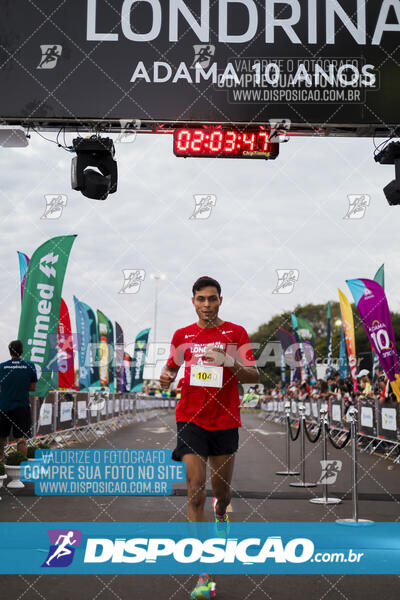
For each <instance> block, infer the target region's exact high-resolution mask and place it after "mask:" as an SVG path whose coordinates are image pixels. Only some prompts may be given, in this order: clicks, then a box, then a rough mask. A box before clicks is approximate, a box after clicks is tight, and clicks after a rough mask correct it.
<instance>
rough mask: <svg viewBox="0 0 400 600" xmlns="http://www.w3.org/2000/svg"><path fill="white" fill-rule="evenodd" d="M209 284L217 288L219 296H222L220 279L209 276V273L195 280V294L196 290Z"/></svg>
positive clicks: (193, 290) (193, 289)
mask: <svg viewBox="0 0 400 600" xmlns="http://www.w3.org/2000/svg"><path fill="white" fill-rule="evenodd" d="M208 286H212V287H215V288H217V291H218V296H221V286H220V285H219V283H218V281H217V280H216V279H213V278H212V277H209V276H208V275H203V276H202V277H199V278H198V279H197V281H195V282H194V284H193V288H192V292H193V296H194V295H195V293H196V292H199V291H200V290H202V289H203V288H205V287H208Z"/></svg>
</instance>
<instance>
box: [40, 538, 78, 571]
mask: <svg viewBox="0 0 400 600" xmlns="http://www.w3.org/2000/svg"><path fill="white" fill-rule="evenodd" d="M47 534H48V536H49V539H50V549H49V553H48V555H47V558H46V560H45V561H44V563H43V564H42V567H56V568H58V567H68V565H70V564H71V563H72V560H73V558H74V553H75V548H77V547H79V546H80V545H81V541H82V532H81V531H80V530H79V529H48V530H47ZM72 546H75V548H73V547H72Z"/></svg>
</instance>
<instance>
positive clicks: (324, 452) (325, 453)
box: [309, 407, 342, 504]
mask: <svg viewBox="0 0 400 600" xmlns="http://www.w3.org/2000/svg"><path fill="white" fill-rule="evenodd" d="M320 415H321V433H322V460H323V461H324V463H325V464H326V461H327V460H328V449H327V442H328V440H327V439H326V426H327V425H328V411H327V409H326V408H325V407H323V408H321V411H320ZM323 490H324V493H323V496H322V498H311V499H310V500H309V502H312V504H340V503H341V502H342V501H341V499H340V498H333V497H332V498H329V497H328V484H327V483H324V484H323Z"/></svg>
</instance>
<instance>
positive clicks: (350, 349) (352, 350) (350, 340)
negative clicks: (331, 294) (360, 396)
mask: <svg viewBox="0 0 400 600" xmlns="http://www.w3.org/2000/svg"><path fill="white" fill-rule="evenodd" d="M338 292H339V301H340V313H341V316H342V324H343V329H344V337H345V340H346V348H347V357H348V360H349V366H350V373H351V377H352V379H353V389H354V391H355V392H356V391H357V358H356V340H355V336H354V320H353V311H352V310H351V305H350V302H349V301H348V300H347V298H346V296H345V294H343V292H342V290H338Z"/></svg>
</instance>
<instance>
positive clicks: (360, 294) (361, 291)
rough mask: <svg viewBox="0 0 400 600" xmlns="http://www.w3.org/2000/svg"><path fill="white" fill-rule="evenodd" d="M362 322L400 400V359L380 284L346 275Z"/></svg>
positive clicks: (387, 306)
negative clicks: (399, 358) (348, 277)
mask: <svg viewBox="0 0 400 600" xmlns="http://www.w3.org/2000/svg"><path fill="white" fill-rule="evenodd" d="M347 285H348V286H349V288H350V291H351V293H352V295H353V298H354V302H355V303H356V306H357V310H358V312H359V315H360V318H361V321H362V324H363V326H364V329H365V331H366V334H367V336H368V338H369V341H370V342H371V345H372V347H373V349H374V351H375V352H376V355H377V356H378V359H379V362H380V364H381V366H382V369H383V370H384V371H385V373H386V375H387V377H388V379H389V381H390V384H391V386H392V389H393V391H394V393H395V394H396V396H397V399H398V401H399V402H400V386H399V361H398V358H397V350H396V340H395V337H394V331H393V324H392V317H391V315H390V311H389V305H388V302H387V299H386V295H385V291H384V289H383V287H382V286H381V285H380V284H379V283H378V282H377V281H373V280H372V279H349V280H347Z"/></svg>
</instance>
